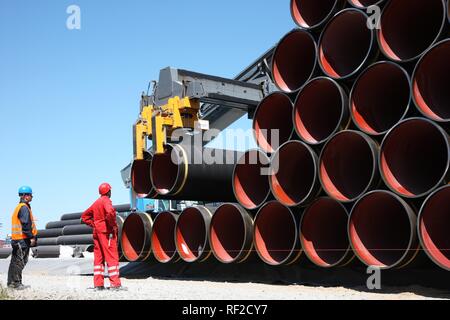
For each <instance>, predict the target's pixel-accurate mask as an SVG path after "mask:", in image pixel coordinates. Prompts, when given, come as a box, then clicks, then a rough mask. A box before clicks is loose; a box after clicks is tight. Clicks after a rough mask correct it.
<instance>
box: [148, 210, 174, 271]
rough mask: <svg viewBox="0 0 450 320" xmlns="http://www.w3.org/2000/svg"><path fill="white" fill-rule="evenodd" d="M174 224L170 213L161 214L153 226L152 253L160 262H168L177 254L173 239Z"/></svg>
mask: <svg viewBox="0 0 450 320" xmlns="http://www.w3.org/2000/svg"><path fill="white" fill-rule="evenodd" d="M176 223H177V221H176V220H175V218H174V216H173V215H172V214H171V213H170V212H161V213H159V214H158V217H157V218H156V220H155V222H154V224H153V233H152V252H153V255H154V256H155V258H156V259H157V260H158V261H160V262H169V261H170V260H172V259H173V257H174V256H175V254H176V252H177V250H176V246H175V239H174V232H175V225H176Z"/></svg>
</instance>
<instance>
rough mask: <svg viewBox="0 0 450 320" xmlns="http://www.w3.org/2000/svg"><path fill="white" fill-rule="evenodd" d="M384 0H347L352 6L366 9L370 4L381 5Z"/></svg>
mask: <svg viewBox="0 0 450 320" xmlns="http://www.w3.org/2000/svg"><path fill="white" fill-rule="evenodd" d="M385 1H386V0H348V3H350V4H351V5H352V6H354V7H355V8H358V9H367V8H368V7H370V6H378V7H379V6H381V5H382V4H383V3H384V2H385Z"/></svg>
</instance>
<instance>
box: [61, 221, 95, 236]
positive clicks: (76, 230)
mask: <svg viewBox="0 0 450 320" xmlns="http://www.w3.org/2000/svg"><path fill="white" fill-rule="evenodd" d="M81 234H92V227H90V226H88V225H85V224H80V225H74V226H65V227H64V228H63V231H62V235H63V236H73V235H81Z"/></svg>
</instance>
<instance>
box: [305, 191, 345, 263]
mask: <svg viewBox="0 0 450 320" xmlns="http://www.w3.org/2000/svg"><path fill="white" fill-rule="evenodd" d="M347 225H348V214H347V212H346V210H345V208H344V207H343V206H342V205H340V204H339V203H338V202H336V201H335V200H333V199H330V198H320V199H318V200H317V201H316V202H314V203H313V204H312V205H311V206H310V207H309V208H308V209H307V210H306V211H305V212H304V214H303V219H302V224H301V229H300V239H301V241H302V244H303V249H304V250H305V252H306V253H307V254H308V257H309V258H310V259H311V260H312V261H313V262H314V263H315V264H316V265H318V266H321V267H330V266H334V265H336V264H337V263H339V262H340V261H341V260H342V259H343V258H344V257H345V255H346V254H347V252H348V250H349V246H350V243H349V241H348V233H347Z"/></svg>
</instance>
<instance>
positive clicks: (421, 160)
mask: <svg viewBox="0 0 450 320" xmlns="http://www.w3.org/2000/svg"><path fill="white" fill-rule="evenodd" d="M448 155H449V150H448V146H447V138H446V137H445V136H444V135H443V134H442V133H441V132H440V130H438V128H437V127H436V126H435V125H433V124H432V123H430V122H428V121H426V120H420V119H413V120H407V121H405V122H402V123H401V124H399V125H398V126H397V127H395V128H394V129H393V130H392V131H391V132H390V133H389V135H388V136H386V138H385V141H384V142H383V145H382V149H381V163H380V165H381V170H382V173H383V175H384V178H385V181H386V183H387V184H388V186H390V187H391V188H392V189H393V190H395V191H396V192H398V193H400V194H401V195H403V196H409V197H413V196H421V195H423V194H425V193H427V192H429V191H430V190H431V189H433V188H434V187H436V186H437V185H438V184H439V183H440V182H441V181H442V180H443V178H444V176H445V173H446V170H447V167H448V161H449V159H448V157H449V156H448Z"/></svg>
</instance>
